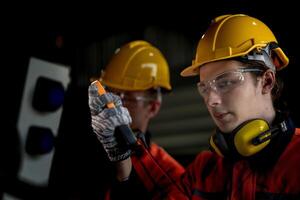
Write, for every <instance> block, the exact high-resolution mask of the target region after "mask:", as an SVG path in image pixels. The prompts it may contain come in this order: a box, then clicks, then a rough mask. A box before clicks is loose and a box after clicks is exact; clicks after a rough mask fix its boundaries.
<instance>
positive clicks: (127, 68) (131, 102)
mask: <svg viewBox="0 0 300 200" xmlns="http://www.w3.org/2000/svg"><path fill="white" fill-rule="evenodd" d="M100 82H101V83H102V84H103V85H104V86H105V88H106V90H107V92H109V94H115V95H118V97H120V100H121V102H122V104H123V106H124V107H125V108H126V109H128V111H129V113H130V116H131V119H132V121H131V123H130V127H131V128H132V130H133V131H134V132H135V134H136V136H137V138H138V140H140V141H141V142H142V143H143V145H144V146H145V147H146V148H147V149H148V151H149V152H151V155H152V159H154V160H155V161H156V162H157V163H159V167H160V168H161V169H162V170H163V171H165V173H167V174H168V175H169V176H170V177H173V178H174V181H175V180H176V179H177V178H179V176H180V175H181V174H182V173H183V172H184V169H183V167H182V166H181V165H180V164H179V163H178V162H177V161H175V160H174V159H173V158H172V157H171V156H170V155H169V154H168V153H166V152H165V151H164V150H163V149H162V148H161V147H159V146H158V145H157V144H155V143H153V142H151V140H150V138H151V135H150V132H149V131H148V125H149V122H150V121H151V119H153V118H154V117H155V116H156V115H157V114H158V112H159V110H160V107H161V103H162V93H165V92H167V91H170V90H171V84H170V74H169V66H168V63H167V61H166V59H165V57H164V56H163V54H162V53H161V52H160V51H159V50H158V49H157V48H156V47H154V46H153V45H152V44H150V43H149V42H146V41H142V40H138V41H132V42H129V43H127V44H125V45H123V46H121V47H120V48H119V49H117V50H116V52H115V54H114V55H113V56H112V58H111V59H110V61H109V63H108V65H107V66H106V67H105V69H104V71H103V72H102V74H101V77H100ZM90 92H91V90H90ZM113 97H115V96H113ZM91 98H92V97H91V96H90V99H91ZM117 101H118V100H117ZM92 102H93V101H92ZM116 104H117V105H118V103H116ZM90 107H91V108H93V107H94V108H95V107H97V105H95V104H94V103H91V101H90ZM99 115H101V113H100V114H99ZM92 119H93V120H92V125H93V128H94V130H96V131H95V132H96V133H97V130H98V129H106V128H108V127H109V126H111V127H113V126H114V121H118V120H117V119H116V120H110V119H108V118H105V117H104V118H102V117H101V116H98V115H96V116H93V115H92ZM103 124H107V127H105V128H104V127H102V126H103ZM111 130H112V129H111ZM106 134H107V133H106ZM110 134H113V131H111V132H110ZM97 136H98V138H99V139H100V141H101V143H102V144H103V146H104V149H105V150H106V151H107V153H108V156H109V158H110V160H111V161H120V163H121V164H122V162H128V160H127V159H126V158H128V156H129V153H128V151H125V152H124V153H123V154H121V156H120V155H118V154H117V153H116V150H115V148H112V145H114V144H113V143H112V141H113V140H111V139H109V140H105V139H103V136H102V133H100V134H97ZM106 136H107V135H106ZM106 136H105V137H106ZM114 147H115V146H114ZM138 159H139V157H138V156H137V155H136V154H134V153H132V154H131V162H132V164H133V170H132V171H131V175H130V178H128V180H127V181H124V180H123V176H122V172H121V173H117V174H116V176H117V179H118V180H119V181H116V182H115V184H114V185H112V186H111V190H110V192H109V193H108V196H109V198H110V199H121V198H122V199H151V198H150V197H151V195H153V193H155V191H156V190H157V189H158V188H157V187H156V186H155V185H153V184H152V183H151V181H150V180H149V182H146V183H145V182H141V181H140V177H142V176H144V174H148V173H149V171H147V169H146V168H142V167H141V166H140V162H138ZM117 164H119V163H118V162H117ZM126 178H127V177H126ZM156 193H157V194H160V193H159V192H156ZM158 198H159V197H158Z"/></svg>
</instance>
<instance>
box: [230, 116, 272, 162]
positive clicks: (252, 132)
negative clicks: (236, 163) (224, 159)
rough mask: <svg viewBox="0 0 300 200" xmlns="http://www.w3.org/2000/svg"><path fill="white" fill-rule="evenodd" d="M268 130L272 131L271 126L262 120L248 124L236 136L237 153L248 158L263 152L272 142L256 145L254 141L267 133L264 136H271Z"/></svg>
mask: <svg viewBox="0 0 300 200" xmlns="http://www.w3.org/2000/svg"><path fill="white" fill-rule="evenodd" d="M268 130H270V126H269V124H268V123H267V122H266V121H265V120H262V119H255V120H251V121H250V122H248V123H246V124H245V125H244V126H243V127H242V128H240V129H239V131H238V132H237V133H236V135H235V136H234V145H235V148H236V150H237V152H238V153H239V154H241V155H242V156H245V157H248V156H251V155H253V154H255V153H257V152H259V151H261V150H262V149H263V148H264V147H265V146H267V145H268V144H269V142H270V140H266V141H265V142H263V143H261V144H259V145H254V144H253V143H252V141H253V139H254V138H256V137H258V136H260V134H261V133H263V132H266V134H264V136H265V135H269V134H271V132H268Z"/></svg>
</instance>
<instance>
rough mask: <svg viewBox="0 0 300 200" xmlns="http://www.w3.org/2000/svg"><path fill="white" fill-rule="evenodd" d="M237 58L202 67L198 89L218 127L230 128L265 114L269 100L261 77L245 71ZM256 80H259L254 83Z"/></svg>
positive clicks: (224, 130) (225, 129)
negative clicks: (263, 92) (264, 91)
mask: <svg viewBox="0 0 300 200" xmlns="http://www.w3.org/2000/svg"><path fill="white" fill-rule="evenodd" d="M240 68H243V66H242V64H241V63H240V62H238V61H234V60H227V61H217V62H212V63H208V64H205V65H204V66H202V67H201V68H200V72H199V75H200V83H198V89H199V91H200V93H201V95H202V96H203V98H204V102H205V104H206V106H207V108H208V111H209V113H210V115H211V117H212V118H213V120H214V122H215V123H216V125H217V126H218V128H219V129H220V130H221V131H223V132H225V133H226V132H231V131H232V130H233V129H234V128H236V127H237V126H238V125H240V124H241V123H243V122H244V121H246V120H249V119H253V118H264V114H263V112H264V111H265V110H266V109H265V107H266V106H265V105H266V104H269V103H272V102H270V101H267V100H266V98H265V97H264V95H263V94H262V84H261V79H259V78H258V79H257V80H255V78H253V76H251V72H242V71H240V70H238V69H240ZM255 82H257V83H255Z"/></svg>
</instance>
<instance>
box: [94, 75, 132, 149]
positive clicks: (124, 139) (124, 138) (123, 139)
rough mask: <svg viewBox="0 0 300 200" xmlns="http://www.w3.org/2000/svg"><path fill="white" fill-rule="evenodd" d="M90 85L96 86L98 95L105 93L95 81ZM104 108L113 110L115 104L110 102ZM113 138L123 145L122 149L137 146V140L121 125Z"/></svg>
mask: <svg viewBox="0 0 300 200" xmlns="http://www.w3.org/2000/svg"><path fill="white" fill-rule="evenodd" d="M91 84H96V86H97V88H98V93H99V95H103V94H105V93H106V91H105V89H104V87H103V86H102V84H101V83H100V82H99V81H97V80H96V81H94V82H92V83H91ZM106 106H107V108H114V107H115V104H114V103H113V102H110V103H108V104H107V105H106ZM115 137H116V138H117V141H118V142H119V143H120V144H121V145H123V146H124V145H125V146H124V148H132V147H135V146H136V145H137V139H136V137H135V135H134V133H133V132H132V130H131V129H130V128H129V126H128V125H121V126H118V127H116V129H115Z"/></svg>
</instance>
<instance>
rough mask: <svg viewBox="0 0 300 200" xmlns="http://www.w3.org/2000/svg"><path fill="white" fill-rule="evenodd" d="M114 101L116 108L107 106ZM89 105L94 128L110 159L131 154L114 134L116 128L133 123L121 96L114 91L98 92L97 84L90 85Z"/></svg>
mask: <svg viewBox="0 0 300 200" xmlns="http://www.w3.org/2000/svg"><path fill="white" fill-rule="evenodd" d="M111 102H113V103H114V104H115V108H107V107H106V105H107V104H108V103H111ZM89 107H90V111H91V119H92V128H93V131H94V133H96V135H97V137H98V139H99V141H100V142H101V144H102V146H103V147H104V149H105V151H106V152H107V155H108V157H109V159H110V161H121V160H125V159H126V158H128V157H129V156H130V153H131V152H130V150H129V148H128V147H126V146H124V145H122V144H120V142H119V141H117V138H116V137H115V135H114V132H115V128H116V127H117V126H120V125H128V124H130V123H131V117H130V115H129V112H128V110H127V108H125V107H123V106H122V101H121V99H120V97H119V96H117V95H114V94H112V93H106V94H103V95H99V94H98V88H97V86H96V85H95V84H92V85H90V86H89Z"/></svg>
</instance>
